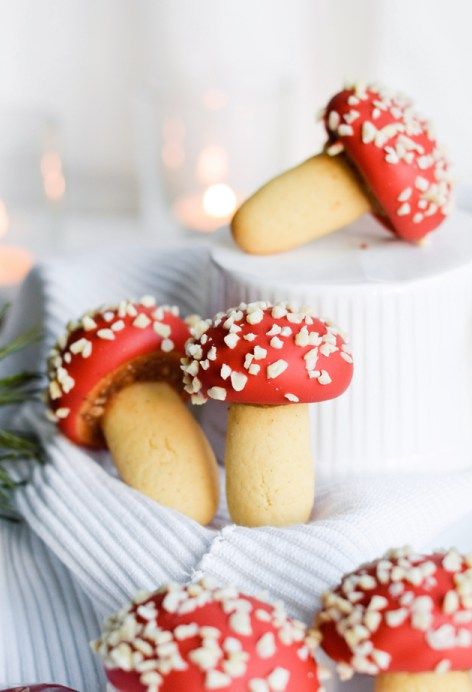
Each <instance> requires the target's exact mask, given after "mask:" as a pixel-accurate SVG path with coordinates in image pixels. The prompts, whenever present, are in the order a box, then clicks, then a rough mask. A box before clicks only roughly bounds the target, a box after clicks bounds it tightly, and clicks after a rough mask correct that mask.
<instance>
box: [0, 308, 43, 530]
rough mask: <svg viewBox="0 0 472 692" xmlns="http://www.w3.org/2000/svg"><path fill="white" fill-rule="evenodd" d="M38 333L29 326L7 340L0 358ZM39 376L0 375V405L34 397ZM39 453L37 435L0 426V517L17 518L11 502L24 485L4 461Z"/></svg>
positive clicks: (28, 458) (0, 318)
mask: <svg viewBox="0 0 472 692" xmlns="http://www.w3.org/2000/svg"><path fill="white" fill-rule="evenodd" d="M8 309H9V305H3V306H2V307H0V325H1V324H2V323H3V321H4V319H5V316H6V314H7V312H8ZM40 338H41V333H40V331H39V330H38V329H37V328H33V329H29V330H28V331H27V332H25V333H24V334H21V335H20V336H18V337H16V338H15V339H13V340H12V341H10V342H9V343H7V344H5V345H3V346H0V360H3V359H4V358H7V357H8V356H10V355H12V354H13V353H16V352H17V351H21V350H22V349H24V348H26V347H27V346H30V345H31V344H33V343H35V342H37V341H38V340H39V339H40ZM39 380H40V375H39V374H38V373H34V372H20V373H15V374H13V375H8V376H6V377H3V378H0V406H12V405H15V404H21V403H23V402H24V401H28V400H30V399H33V398H35V397H36V396H37V395H38V393H39V391H40V389H39V386H38V385H39ZM42 459H43V452H42V448H41V444H40V442H39V440H38V438H37V437H36V436H35V435H33V434H31V433H26V432H23V431H17V430H3V429H0V518H1V519H6V520H8V521H18V520H19V518H20V517H19V516H18V515H17V513H16V512H15V510H14V508H13V505H12V498H13V493H14V492H15V489H16V488H17V487H18V486H21V485H24V484H25V482H26V481H25V480H24V479H22V480H16V479H15V478H13V477H12V475H11V473H10V472H9V470H8V467H7V466H6V464H11V463H14V462H21V461H35V460H36V461H42Z"/></svg>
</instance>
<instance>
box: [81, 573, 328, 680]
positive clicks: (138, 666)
mask: <svg viewBox="0 0 472 692" xmlns="http://www.w3.org/2000/svg"><path fill="white" fill-rule="evenodd" d="M92 646H93V648H94V650H95V651H96V652H97V653H98V654H99V655H100V656H101V657H102V658H103V660H104V664H105V668H106V673H107V677H108V679H109V680H110V682H111V683H112V685H113V686H114V687H115V688H116V689H117V690H120V691H123V692H124V691H126V692H140V691H144V690H148V692H149V690H153V691H156V692H183V690H189V691H190V690H192V692H199V690H202V691H203V690H228V691H229V690H231V692H272V691H274V692H277V691H280V692H283V691H285V692H305V691H306V692H313V691H314V690H318V689H319V685H318V674H317V665H316V662H315V659H314V649H315V647H316V639H315V638H314V636H313V635H312V634H311V633H309V632H307V630H306V627H305V626H304V624H303V623H301V622H299V621H296V620H293V619H292V618H289V617H288V616H287V614H286V613H285V610H284V608H283V606H282V604H280V603H277V604H275V605H270V604H268V603H266V602H263V601H260V600H258V599H256V598H252V597H251V596H245V595H243V594H240V593H239V592H238V591H237V590H236V589H235V588H234V587H232V586H228V587H223V588H220V587H218V586H216V585H214V584H212V583H209V582H208V581H207V580H202V581H200V582H198V583H195V584H190V585H188V586H180V585H178V584H171V585H169V586H166V587H164V588H163V589H161V590H159V591H158V592H156V593H154V594H150V595H149V594H148V595H147V596H141V597H138V599H136V600H135V602H134V603H133V604H131V605H130V606H129V607H128V608H126V609H124V610H122V611H120V613H118V614H117V615H115V616H112V617H111V618H110V619H109V620H108V622H107V623H106V627H105V632H104V633H103V634H102V637H101V638H100V639H99V640H97V641H96V642H94V643H93V645H92Z"/></svg>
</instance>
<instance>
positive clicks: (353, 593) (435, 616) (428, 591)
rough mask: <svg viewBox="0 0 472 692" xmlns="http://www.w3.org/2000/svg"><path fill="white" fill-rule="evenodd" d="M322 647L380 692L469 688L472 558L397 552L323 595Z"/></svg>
mask: <svg viewBox="0 0 472 692" xmlns="http://www.w3.org/2000/svg"><path fill="white" fill-rule="evenodd" d="M318 626H319V629H320V632H321V635H322V646H323V648H324V650H325V651H326V653H327V654H328V655H329V656H330V657H331V658H333V659H334V660H335V661H338V663H339V664H340V673H342V674H343V675H346V676H349V675H350V674H351V673H352V672H358V673H366V674H368V675H376V676H378V677H377V680H376V687H375V689H376V692H436V691H437V692H471V690H472V678H471V677H470V675H469V670H471V669H472V556H462V555H460V554H459V553H458V552H457V551H455V550H450V551H449V552H438V553H434V554H432V555H418V554H416V553H414V552H413V551H411V550H410V549H408V548H403V549H400V550H392V551H390V552H389V553H387V554H386V555H385V556H384V557H383V558H381V559H380V560H376V561H375V562H372V563H371V564H368V565H364V566H363V567H361V568H360V569H359V570H357V571H356V572H354V573H353V574H349V575H348V576H345V577H344V578H343V580H342V582H341V584H340V585H339V586H338V587H337V588H336V589H335V590H334V591H330V592H328V593H326V594H325V595H324V597H323V609H322V610H321V612H320V614H319V616H318Z"/></svg>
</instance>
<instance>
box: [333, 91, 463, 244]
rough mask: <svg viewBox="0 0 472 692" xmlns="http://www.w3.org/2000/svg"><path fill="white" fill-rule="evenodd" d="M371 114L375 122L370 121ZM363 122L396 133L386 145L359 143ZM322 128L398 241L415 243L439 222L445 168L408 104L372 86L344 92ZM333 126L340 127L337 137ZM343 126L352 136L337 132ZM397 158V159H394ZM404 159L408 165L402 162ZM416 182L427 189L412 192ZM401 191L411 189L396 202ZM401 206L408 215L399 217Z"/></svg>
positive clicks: (446, 198)
mask: <svg viewBox="0 0 472 692" xmlns="http://www.w3.org/2000/svg"><path fill="white" fill-rule="evenodd" d="M353 98H354V99H358V103H354V104H353V105H352V104H351V103H349V102H348V100H349V99H350V100H351V101H352V99H353ZM376 102H377V104H378V102H380V103H382V104H385V105H386V108H385V109H384V110H381V109H380V108H378V105H376ZM376 108H377V110H376V111H375V109H376ZM374 111H375V113H376V114H378V117H377V118H374V117H373V114H374ZM392 111H393V112H392ZM353 112H354V113H358V117H356V118H355V119H353V120H351V118H350V114H352V113H353ZM333 113H334V115H333ZM336 113H337V114H338V115H339V123H338V118H337V117H336V115H335V114H336ZM330 115H331V118H330ZM346 118H347V120H346ZM366 122H368V123H371V124H372V125H373V126H375V128H376V129H377V130H381V129H382V128H384V127H385V126H392V125H393V126H398V127H399V128H400V129H401V131H397V132H393V133H391V135H390V136H389V137H388V139H386V141H384V142H380V146H377V144H376V143H375V140H374V141H371V142H368V143H365V142H364V141H363V138H362V133H363V128H364V126H365V123H366ZM330 124H331V127H330ZM325 125H326V128H327V130H328V134H329V138H330V142H331V143H334V142H341V143H342V145H343V146H344V150H345V153H346V155H347V156H348V158H349V159H350V160H351V161H352V162H353V163H354V165H355V166H356V168H357V170H358V171H359V173H360V174H361V176H362V178H363V179H364V181H365V182H366V184H367V187H368V188H369V189H370V190H371V192H372V193H373V195H374V196H375V197H376V199H377V201H378V203H379V204H380V207H381V208H382V210H383V211H384V212H385V214H386V216H384V215H382V214H379V215H377V217H378V218H379V220H380V221H382V223H384V225H385V226H387V227H388V228H389V229H390V230H391V231H393V232H394V233H396V235H398V236H399V237H400V238H403V239H404V240H408V241H418V240H420V239H421V238H423V237H424V236H425V235H426V234H427V233H429V232H430V231H432V230H434V229H435V228H437V227H438V226H439V224H441V223H442V221H443V220H444V218H445V215H446V213H447V211H448V206H449V204H450V198H451V184H450V182H449V179H448V170H449V166H448V163H447V161H446V159H445V158H444V156H443V154H442V153H441V152H440V149H439V148H438V145H437V142H436V140H435V139H434V137H433V135H432V134H431V132H430V126H429V124H428V123H427V122H426V121H425V120H424V119H423V118H420V117H419V116H415V115H414V114H413V112H412V110H411V104H410V102H407V101H406V100H405V99H403V98H400V97H395V96H393V97H392V96H391V95H386V94H384V93H383V91H379V90H376V89H374V88H372V87H367V88H366V89H365V91H364V90H363V89H360V90H359V89H357V90H356V89H355V88H352V89H344V90H343V91H341V92H339V93H338V94H336V95H335V96H334V97H333V98H332V99H331V101H330V102H329V104H328V107H327V111H326V115H325ZM339 125H341V126H342V131H341V132H340V131H339ZM346 125H347V126H350V127H351V128H352V134H348V133H346V134H344V133H343V130H344V129H345V127H346ZM333 126H336V127H335V128H334V127H333ZM405 137H406V138H407V140H405ZM398 154H400V156H401V158H400V159H399V160H397V159H398ZM409 156H411V161H407V160H405V157H406V158H408V157H409ZM430 157H431V158H430ZM388 158H390V159H391V161H393V162H391V161H390V162H389V160H387V159H388ZM427 163H428V164H430V165H426V164H427ZM420 164H421V165H420ZM422 165H423V166H424V167H421V166H422ZM418 177H420V181H419V182H418V185H419V186H420V188H421V187H426V184H428V190H422V189H418V186H417V184H416V183H417V178H418ZM407 189H411V195H410V197H408V199H405V200H404V201H402V192H404V191H405V190H407ZM405 194H406V193H405ZM399 197H400V199H399ZM421 200H424V201H421ZM433 200H434V206H432V202H433ZM402 205H407V206H403V211H405V212H408V213H405V214H404V215H399V214H398V211H399V209H401V207H402ZM421 205H424V206H425V208H421ZM414 219H415V221H414Z"/></svg>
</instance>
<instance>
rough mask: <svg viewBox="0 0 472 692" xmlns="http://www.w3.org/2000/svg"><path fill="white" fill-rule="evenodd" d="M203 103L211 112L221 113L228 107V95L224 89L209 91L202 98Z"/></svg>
mask: <svg viewBox="0 0 472 692" xmlns="http://www.w3.org/2000/svg"><path fill="white" fill-rule="evenodd" d="M202 101H203V105H204V106H205V108H207V109H208V110H209V111H219V110H221V109H222V108H225V106H227V105H228V94H227V93H226V92H225V91H222V89H207V90H206V91H205V92H204V94H203V96H202Z"/></svg>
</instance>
